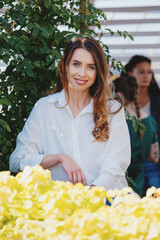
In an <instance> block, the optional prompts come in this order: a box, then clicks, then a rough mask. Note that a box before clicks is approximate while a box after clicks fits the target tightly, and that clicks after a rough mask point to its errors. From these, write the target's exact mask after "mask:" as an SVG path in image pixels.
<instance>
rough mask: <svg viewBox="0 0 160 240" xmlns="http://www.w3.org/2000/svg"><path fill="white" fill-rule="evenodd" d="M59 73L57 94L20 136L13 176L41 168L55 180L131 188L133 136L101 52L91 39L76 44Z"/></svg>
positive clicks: (13, 157) (31, 118)
mask: <svg viewBox="0 0 160 240" xmlns="http://www.w3.org/2000/svg"><path fill="white" fill-rule="evenodd" d="M59 73H60V78H59V82H58V84H57V87H56V89H55V92H54V93H53V94H51V95H49V96H47V97H44V98H42V99H40V100H39V101H38V102H37V103H36V104H35V106H34V108H33V110H32V112H31V114H30V116H29V118H28V120H27V121H26V123H25V126H24V128H23V130H22V132H21V133H20V134H19V135H18V138H17V146H16V149H15V151H14V152H13V153H12V155H11V157H10V170H11V171H13V172H18V171H20V170H22V169H23V168H24V167H25V166H26V165H30V166H33V165H36V164H40V165H41V166H42V167H43V168H45V169H50V170H51V174H52V178H53V179H54V180H62V181H68V180H69V181H71V182H73V183H74V184H75V183H77V182H82V183H83V184H84V185H86V184H87V185H93V186H94V185H95V186H104V187H105V188H106V189H111V188H112V189H113V188H123V187H125V186H127V182H126V179H125V171H126V169H127V168H128V165H129V163H130V138H129V132H128V128H127V124H126V121H125V116H124V109H123V107H122V106H121V104H120V103H119V102H117V101H116V100H114V99H113V97H112V90H111V88H110V86H109V83H108V79H107V76H108V67H107V63H106V58H105V55H104V52H103V49H102V47H101V46H100V44H99V43H98V42H97V41H96V40H94V39H91V38H88V37H75V38H73V39H72V41H71V42H70V43H69V45H68V46H67V48H66V50H65V52H64V54H63V56H62V59H61V61H60V64H59Z"/></svg>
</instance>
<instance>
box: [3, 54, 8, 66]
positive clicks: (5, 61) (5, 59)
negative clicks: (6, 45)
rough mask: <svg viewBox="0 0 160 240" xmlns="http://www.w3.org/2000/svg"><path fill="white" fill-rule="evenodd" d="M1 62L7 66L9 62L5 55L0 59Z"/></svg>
mask: <svg viewBox="0 0 160 240" xmlns="http://www.w3.org/2000/svg"><path fill="white" fill-rule="evenodd" d="M2 60H3V62H4V63H5V64H8V62H9V57H8V56H6V55H5V56H3V57H2Z"/></svg>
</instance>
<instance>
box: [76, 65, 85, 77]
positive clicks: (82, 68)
mask: <svg viewBox="0 0 160 240" xmlns="http://www.w3.org/2000/svg"><path fill="white" fill-rule="evenodd" d="M78 74H79V76H81V77H84V76H86V68H85V66H81V68H80V69H79V73H78Z"/></svg>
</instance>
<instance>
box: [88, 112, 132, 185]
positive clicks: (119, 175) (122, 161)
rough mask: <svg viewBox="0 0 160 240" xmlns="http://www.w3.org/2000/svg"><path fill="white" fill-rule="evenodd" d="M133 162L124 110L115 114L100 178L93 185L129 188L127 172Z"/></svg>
mask: <svg viewBox="0 0 160 240" xmlns="http://www.w3.org/2000/svg"><path fill="white" fill-rule="evenodd" d="M130 161H131V147H130V136H129V131H128V126H127V123H126V119H125V114H124V108H122V109H121V110H120V111H119V112H118V113H116V114H113V117H112V121H111V124H110V135H109V140H108V151H107V153H106V156H105V159H104V161H103V164H102V167H101V169H100V172H99V176H98V178H97V179H96V180H95V181H94V182H93V183H92V184H93V185H96V186H103V187H105V188H106V189H115V188H123V187H126V186H128V184H127V181H126V178H125V172H126V170H127V168H128V166H129V164H130Z"/></svg>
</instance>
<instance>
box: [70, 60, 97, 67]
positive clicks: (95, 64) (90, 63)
mask: <svg viewBox="0 0 160 240" xmlns="http://www.w3.org/2000/svg"><path fill="white" fill-rule="evenodd" d="M72 62H77V63H81V62H80V61H78V60H76V59H74V60H72ZM87 65H94V66H96V64H95V63H88V64H87Z"/></svg>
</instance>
